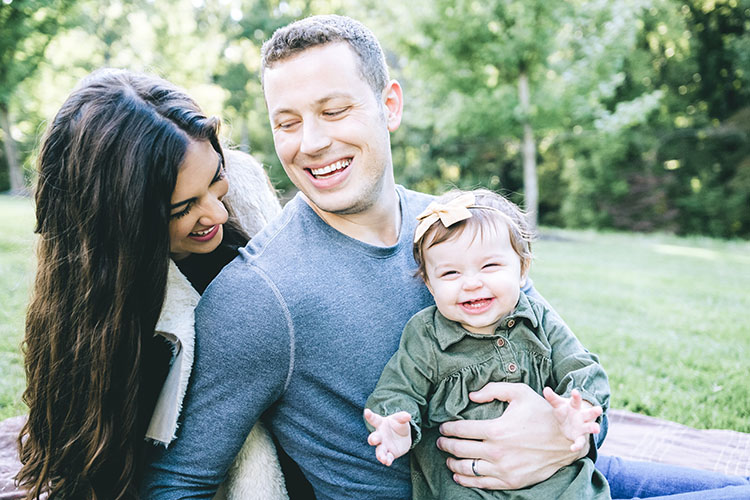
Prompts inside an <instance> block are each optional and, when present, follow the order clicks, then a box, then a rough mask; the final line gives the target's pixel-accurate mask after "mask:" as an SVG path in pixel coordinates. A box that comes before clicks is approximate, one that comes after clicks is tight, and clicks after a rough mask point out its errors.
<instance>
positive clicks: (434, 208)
mask: <svg viewBox="0 0 750 500" xmlns="http://www.w3.org/2000/svg"><path fill="white" fill-rule="evenodd" d="M475 201H476V200H475V198H474V195H473V194H472V193H466V194H462V195H461V196H459V197H458V198H454V199H452V200H451V201H449V202H448V203H446V204H444V205H443V204H441V203H436V202H434V201H433V202H432V203H430V204H429V205H427V208H425V209H424V211H423V212H422V213H421V214H419V215H417V220H418V221H419V225H417V229H416V231H414V243H416V242H417V241H419V239H420V238H421V237H422V236H424V233H426V232H427V230H428V229H429V228H430V226H432V225H433V224H434V223H435V222H437V221H438V220H439V221H440V222H442V223H443V226H445V227H450V226H452V225H453V224H455V223H456V222H460V221H462V220H466V219H468V218H470V217H471V211H470V210H469V209H470V208H491V207H480V206H478V205H475V204H474V202H475ZM493 210H496V209H493Z"/></svg>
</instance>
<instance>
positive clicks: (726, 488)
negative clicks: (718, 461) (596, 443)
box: [596, 455, 750, 500]
mask: <svg viewBox="0 0 750 500" xmlns="http://www.w3.org/2000/svg"><path fill="white" fill-rule="evenodd" d="M596 468H597V469H599V471H601V472H602V474H604V476H605V477H606V478H607V481H609V488H610V490H611V492H612V498H613V499H615V500H619V499H637V498H649V499H651V500H659V499H669V500H733V499H738V500H739V499H745V500H747V499H750V477H743V476H727V475H724V474H719V473H717V472H709V471H705V470H699V469H691V468H687V467H678V466H675V465H666V464H659V463H652V462H638V461H635V460H624V459H622V458H618V457H608V456H602V455H600V456H599V458H598V459H597V460H596Z"/></svg>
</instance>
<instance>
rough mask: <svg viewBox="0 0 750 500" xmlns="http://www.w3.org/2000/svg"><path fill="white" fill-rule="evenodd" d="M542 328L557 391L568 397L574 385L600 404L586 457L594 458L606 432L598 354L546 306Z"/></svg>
mask: <svg viewBox="0 0 750 500" xmlns="http://www.w3.org/2000/svg"><path fill="white" fill-rule="evenodd" d="M542 322H543V326H544V329H545V331H546V333H547V338H548V339H549V342H550V345H551V347H552V371H553V376H554V379H555V380H554V382H555V387H553V389H554V390H555V392H556V393H557V394H560V395H562V396H566V397H569V396H570V392H571V391H572V390H573V389H578V391H579V392H580V393H581V396H582V397H583V399H584V400H586V401H588V402H589V403H591V404H594V405H599V406H601V407H602V410H603V413H602V416H601V417H599V420H598V421H599V424H600V428H601V430H600V432H599V434H593V435H592V440H593V445H595V446H591V450H590V452H589V457H591V458H592V460H596V448H597V447H599V446H601V445H602V443H603V442H604V438H605V437H606V435H607V426H608V420H607V409H608V408H609V398H610V389H609V380H608V378H607V374H606V372H605V371H604V368H603V367H602V365H600V364H599V358H598V357H597V356H596V355H595V354H593V353H590V352H589V351H588V350H587V349H586V348H585V347H584V346H583V344H581V342H580V341H579V340H578V338H576V336H575V335H574V334H573V332H572V331H571V330H570V328H568V326H567V325H566V324H565V322H564V321H563V320H562V319H561V318H560V317H559V316H558V315H557V313H556V312H555V311H553V310H549V309H546V310H545V313H544V316H543V318H542Z"/></svg>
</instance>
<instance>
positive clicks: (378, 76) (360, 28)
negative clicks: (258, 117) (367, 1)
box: [260, 15, 389, 96]
mask: <svg viewBox="0 0 750 500" xmlns="http://www.w3.org/2000/svg"><path fill="white" fill-rule="evenodd" d="M336 42H346V43H348V44H349V46H350V47H351V48H352V50H354V53H355V54H357V58H358V66H359V71H360V74H361V75H362V78H363V79H364V80H365V81H366V82H367V83H368V84H369V85H370V87H371V88H372V91H373V92H374V93H375V95H376V96H379V95H380V93H381V92H382V91H383V89H384V88H385V86H386V85H387V84H388V79H389V78H388V67H387V66H386V63H385V55H384V54H383V49H382V48H381V47H380V43H378V39H377V38H375V35H374V34H373V33H372V31H370V30H369V29H368V28H367V27H366V26H365V25H364V24H362V23H360V22H359V21H355V20H354V19H352V18H350V17H345V16H336V15H324V16H311V17H307V18H305V19H300V20H299V21H295V22H293V23H292V24H289V25H287V26H284V27H282V28H279V29H277V30H276V31H275V32H274V34H273V35H272V36H271V38H270V39H269V40H268V41H266V42H265V43H264V44H263V47H262V48H261V49H260V54H261V64H260V79H261V84H262V83H263V74H264V73H265V70H266V68H271V67H273V65H274V64H275V63H277V62H279V61H283V60H285V59H288V58H290V57H292V56H294V55H297V54H299V53H301V52H304V51H305V50H307V49H310V48H312V47H317V46H320V45H325V44H328V43H336Z"/></svg>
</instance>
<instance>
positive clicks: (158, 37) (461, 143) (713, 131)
mask: <svg viewBox="0 0 750 500" xmlns="http://www.w3.org/2000/svg"><path fill="white" fill-rule="evenodd" d="M329 12H332V13H341V14H347V15H351V16H353V17H355V18H358V19H360V20H362V21H363V22H365V24H367V25H368V26H370V27H371V28H372V29H373V30H374V31H375V33H376V35H377V36H378V37H379V39H380V40H381V41H382V43H383V46H384V48H385V50H386V56H387V59H388V62H389V66H390V67H391V70H392V76H394V77H395V78H397V79H399V81H400V82H401V83H402V85H403V87H404V90H405V114H404V120H403V124H402V126H401V128H400V129H399V130H398V131H397V132H396V133H395V134H394V135H393V138H392V143H393V151H394V165H395V168H396V175H397V179H398V180H399V182H402V183H404V184H406V185H407V186H409V187H413V188H416V189H420V190H423V191H429V192H439V191H442V190H444V189H447V188H448V187H451V186H460V187H475V186H486V187H489V188H491V189H497V190H501V191H503V192H506V193H510V194H511V196H512V197H513V198H514V200H515V201H517V202H519V203H523V202H524V198H523V189H524V178H523V177H524V175H523V168H522V163H523V155H522V154H521V150H522V131H523V128H522V127H523V125H524V124H527V123H528V124H529V125H530V126H531V127H532V130H533V132H534V139H535V142H536V147H537V156H536V163H537V172H538V176H539V185H540V190H541V193H540V210H539V216H540V220H541V221H542V223H545V224H553V225H559V226H570V227H598V228H621V229H633V230H642V231H652V230H663V231H673V232H678V233H681V234H693V233H701V234H711V235H717V236H726V237H743V238H748V237H750V227H749V225H750V223H749V222H748V217H750V215H748V213H749V212H750V208H748V198H747V194H746V193H747V192H748V177H749V176H750V174H748V166H747V165H748V164H749V163H750V159H749V156H748V147H749V146H748V143H749V141H750V130H748V128H747V126H746V125H745V124H746V123H748V118H747V117H748V113H750V112H749V111H747V110H748V109H750V55H749V54H750V0H710V1H709V0H686V1H683V0H617V1H615V2H612V1H610V0H570V1H566V2H546V1H542V0H534V1H523V2H522V1H518V0H510V1H508V0H488V1H484V2H478V1H475V0H459V1H455V0H413V1H411V2H407V3H404V2H395V1H386V2H377V1H375V0H360V1H355V0H286V1H283V0H233V1H232V2H208V1H200V0H163V1H159V2H154V1H153V0H134V1H132V2H125V1H124V0H113V1H111V2H104V3H102V2H99V1H96V0H77V1H75V2H74V1H73V0H67V1H64V0H48V1H42V0H13V1H7V0H6V2H3V3H2V4H0V27H2V30H1V31H0V51H1V52H0V56H1V57H2V63H3V64H2V65H0V104H1V103H2V102H6V101H7V109H8V110H9V115H8V116H10V117H11V119H12V120H13V123H12V124H11V125H12V126H11V128H10V130H11V131H12V133H13V137H15V138H16V142H18V146H19V148H18V149H19V151H18V156H20V159H21V160H22V161H23V164H24V166H25V168H26V170H27V173H28V172H30V171H31V170H32V169H31V168H30V167H31V165H32V163H33V151H34V149H35V147H36V145H37V144H38V142H39V139H40V136H41V133H42V131H43V129H44V126H45V121H46V120H49V119H50V118H51V117H52V115H53V114H54V113H55V111H56V110H57V108H58V107H59V105H60V103H61V102H62V101H63V99H64V98H65V96H66V95H67V94H68V92H69V91H70V90H71V89H72V88H73V86H74V85H75V83H76V82H77V81H78V80H80V78H82V77H83V76H84V75H86V74H87V73H88V72H90V71H91V70H93V69H96V68H98V67H101V66H105V65H111V66H117V67H127V68H131V69H135V70H144V71H151V72H156V73H158V74H161V75H162V76H164V77H165V78H167V79H169V80H172V81H173V82H175V83H177V84H179V85H182V86H183V87H185V88H186V89H187V91H188V92H189V93H190V94H191V95H193V96H195V98H196V99H197V100H198V102H199V103H200V104H201V106H202V107H203V108H204V109H205V110H206V111H207V112H209V113H211V114H215V115H218V116H221V118H222V120H223V123H224V127H223V134H224V135H225V138H226V141H227V142H228V143H230V144H234V145H236V146H238V147H240V148H242V149H245V150H248V151H251V152H252V153H253V154H254V155H255V156H256V157H258V159H259V160H260V161H261V162H263V163H264V164H265V165H267V166H268V168H269V170H270V173H271V176H272V178H273V181H274V183H275V185H277V187H279V188H281V189H282V190H289V189H292V186H291V184H290V183H289V181H288V179H287V178H286V176H285V174H284V173H283V170H282V169H281V166H280V164H279V162H278V159H277V158H276V155H275V152H274V148H273V139H272V135H271V132H270V127H269V126H268V118H267V113H266V109H265V102H264V99H263V95H262V91H261V88H260V82H259V79H258V69H259V58H260V46H261V44H262V42H263V41H264V40H265V39H267V38H268V37H269V36H270V35H271V33H273V31H274V30H275V29H276V28H277V27H279V26H282V25H284V24H286V23H288V22H289V21H291V20H293V19H297V18H300V17H304V16H307V15H310V14H317V13H329ZM11 14H12V15H13V16H16V17H12V16H11ZM18 16H21V17H18ZM11 18H12V19H11ZM19 19H23V21H22V22H19V21H18V20H19ZM11 20H12V22H11ZM394 21H395V22H394ZM53 34H54V37H53V36H52V35H53ZM50 40H51V42H50ZM9 54H10V55H9ZM9 58H10V59H9ZM8 61H10V63H8ZM522 72H526V74H528V75H529V77H530V81H529V83H530V89H531V105H530V106H529V108H528V109H523V107H522V105H521V102H520V100H519V95H518V78H519V75H520V74H521V73H522ZM30 74H33V75H34V78H28V75H30ZM6 97H7V99H6V101H3V99H5V98H6ZM9 133H10V131H5V132H0V140H2V138H3V137H5V136H7V135H8V134H9ZM3 160H4V158H2V159H0V161H3ZM7 185H8V182H7V174H6V173H5V172H4V171H3V169H0V191H1V190H4V189H5V188H6V187H7Z"/></svg>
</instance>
